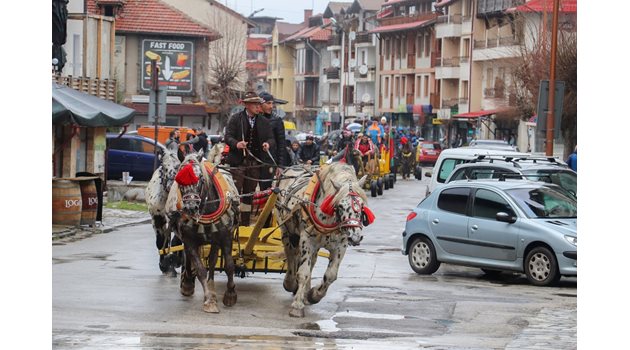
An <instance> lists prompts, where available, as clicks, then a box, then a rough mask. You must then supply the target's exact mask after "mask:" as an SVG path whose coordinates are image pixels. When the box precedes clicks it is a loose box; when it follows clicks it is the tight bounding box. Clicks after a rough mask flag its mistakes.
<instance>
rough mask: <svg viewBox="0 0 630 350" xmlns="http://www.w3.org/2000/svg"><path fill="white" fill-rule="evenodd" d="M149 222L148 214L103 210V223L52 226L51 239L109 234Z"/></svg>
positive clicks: (121, 210)
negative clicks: (129, 226) (119, 229)
mask: <svg viewBox="0 0 630 350" xmlns="http://www.w3.org/2000/svg"><path fill="white" fill-rule="evenodd" d="M149 222H151V217H150V216H149V213H148V212H144V211H136V210H123V209H109V208H103V221H102V222H97V223H96V225H95V226H94V227H89V226H81V227H76V226H62V225H52V239H53V241H54V240H59V239H63V238H69V237H86V236H90V235H93V234H98V233H105V232H111V231H113V230H115V229H117V228H120V227H124V226H128V225H137V224H144V223H149Z"/></svg>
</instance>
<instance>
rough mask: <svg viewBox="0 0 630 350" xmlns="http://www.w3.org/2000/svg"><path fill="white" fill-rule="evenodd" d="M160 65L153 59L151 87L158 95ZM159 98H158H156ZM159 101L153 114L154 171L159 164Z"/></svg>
mask: <svg viewBox="0 0 630 350" xmlns="http://www.w3.org/2000/svg"><path fill="white" fill-rule="evenodd" d="M158 73H159V72H158V66H157V60H151V89H153V91H154V92H155V95H156V97H157V94H158V93H159V91H160V84H159V79H158ZM156 99H157V98H156ZM159 108H160V107H159V103H155V115H154V116H153V118H154V119H153V123H154V125H155V134H154V140H155V144H154V147H153V148H154V150H153V152H154V155H155V157H154V159H153V171H155V170H156V169H157V164H158V115H160V114H159V113H158V112H159Z"/></svg>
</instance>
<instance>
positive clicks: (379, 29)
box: [370, 19, 435, 33]
mask: <svg viewBox="0 0 630 350" xmlns="http://www.w3.org/2000/svg"><path fill="white" fill-rule="evenodd" d="M433 22H435V19H427V20H424V21H416V22H411V23H404V24H392V25H389V26H381V27H376V28H374V29H372V30H370V33H388V32H398V31H404V30H411V29H417V28H420V27H423V26H425V25H427V24H431V23H433Z"/></svg>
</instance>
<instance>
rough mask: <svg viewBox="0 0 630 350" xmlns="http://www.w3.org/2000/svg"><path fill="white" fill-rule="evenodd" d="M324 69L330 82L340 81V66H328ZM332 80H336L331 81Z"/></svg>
mask: <svg viewBox="0 0 630 350" xmlns="http://www.w3.org/2000/svg"><path fill="white" fill-rule="evenodd" d="M324 71H325V72H326V79H328V82H330V83H334V82H336V83H338V82H339V68H334V67H330V68H326V69H325V70H324ZM331 80H336V81H331Z"/></svg>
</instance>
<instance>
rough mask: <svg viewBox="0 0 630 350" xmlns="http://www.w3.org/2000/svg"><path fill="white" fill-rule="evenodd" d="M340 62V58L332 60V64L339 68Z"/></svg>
mask: <svg viewBox="0 0 630 350" xmlns="http://www.w3.org/2000/svg"><path fill="white" fill-rule="evenodd" d="M339 64H340V62H339V59H338V58H335V59H333V60H332V66H333V67H335V68H339Z"/></svg>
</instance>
